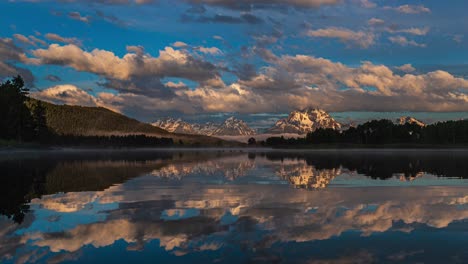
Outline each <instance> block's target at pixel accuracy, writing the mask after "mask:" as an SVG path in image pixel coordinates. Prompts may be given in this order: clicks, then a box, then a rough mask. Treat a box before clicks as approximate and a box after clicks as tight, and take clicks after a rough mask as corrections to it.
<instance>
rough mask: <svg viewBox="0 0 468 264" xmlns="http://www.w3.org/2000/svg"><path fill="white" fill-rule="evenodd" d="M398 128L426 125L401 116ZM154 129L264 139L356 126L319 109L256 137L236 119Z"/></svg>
mask: <svg viewBox="0 0 468 264" xmlns="http://www.w3.org/2000/svg"><path fill="white" fill-rule="evenodd" d="M395 123H397V124H405V123H409V124H417V125H419V126H425V124H424V123H423V122H421V121H419V120H417V119H415V118H413V117H409V116H402V117H400V118H398V119H397V120H395ZM152 125H153V126H155V127H158V128H161V129H164V130H166V131H169V132H173V133H181V134H192V135H206V136H214V137H226V136H253V135H257V134H263V135H281V134H282V135H300V136H301V135H305V134H307V133H309V132H313V131H315V130H317V129H319V128H325V129H327V128H328V129H334V130H345V129H348V128H349V127H353V126H356V124H353V123H351V124H340V123H339V122H338V121H336V120H335V119H334V118H333V117H332V116H331V115H330V114H329V113H327V112H326V111H324V110H322V109H316V108H306V109H303V110H295V111H292V112H291V113H290V114H289V115H288V117H287V118H284V119H280V120H278V121H277V122H276V123H275V124H274V125H273V126H272V127H270V128H268V129H266V130H265V132H264V133H257V131H255V130H254V129H252V128H250V127H249V126H248V125H247V124H246V123H245V122H244V121H242V120H240V119H237V118H235V117H230V118H228V119H226V120H225V121H224V122H223V123H220V124H216V123H212V122H207V123H204V124H196V123H189V122H186V121H183V120H182V119H180V118H179V119H174V118H170V117H167V118H164V119H161V120H158V121H156V122H154V123H152Z"/></svg>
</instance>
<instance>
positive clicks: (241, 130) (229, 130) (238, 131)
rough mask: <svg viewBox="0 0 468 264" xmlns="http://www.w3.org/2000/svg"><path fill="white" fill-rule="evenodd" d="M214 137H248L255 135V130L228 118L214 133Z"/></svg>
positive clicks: (240, 121)
mask: <svg viewBox="0 0 468 264" xmlns="http://www.w3.org/2000/svg"><path fill="white" fill-rule="evenodd" d="M212 135H214V136H250V135H255V130H253V129H252V128H250V127H249V126H248V125H247V124H246V123H245V122H244V121H242V120H239V119H236V118H235V117H230V118H228V119H226V121H224V122H223V123H222V124H221V125H220V126H219V127H218V128H217V129H216V130H215V131H214V132H213V134H212Z"/></svg>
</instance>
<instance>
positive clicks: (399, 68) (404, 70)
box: [396, 64, 416, 73]
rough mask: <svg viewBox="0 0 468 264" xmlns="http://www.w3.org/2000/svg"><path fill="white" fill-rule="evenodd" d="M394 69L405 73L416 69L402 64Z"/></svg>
mask: <svg viewBox="0 0 468 264" xmlns="http://www.w3.org/2000/svg"><path fill="white" fill-rule="evenodd" d="M396 69H397V70H400V71H402V72H407V73H409V72H414V71H416V69H415V68H414V67H413V66H412V65H411V64H404V65H401V66H399V67H396Z"/></svg>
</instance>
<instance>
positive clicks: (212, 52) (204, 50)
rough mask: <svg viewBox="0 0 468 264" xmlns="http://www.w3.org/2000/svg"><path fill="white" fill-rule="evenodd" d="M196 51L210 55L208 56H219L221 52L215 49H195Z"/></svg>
mask: <svg viewBox="0 0 468 264" xmlns="http://www.w3.org/2000/svg"><path fill="white" fill-rule="evenodd" d="M195 49H196V50H198V51H200V52H201V53H204V54H210V55H221V54H223V52H222V51H221V50H220V49H218V48H216V47H196V48H195Z"/></svg>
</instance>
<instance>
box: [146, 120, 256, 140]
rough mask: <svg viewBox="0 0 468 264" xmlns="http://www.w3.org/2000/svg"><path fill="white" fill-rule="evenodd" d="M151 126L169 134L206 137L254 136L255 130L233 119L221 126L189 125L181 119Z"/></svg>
mask: <svg viewBox="0 0 468 264" xmlns="http://www.w3.org/2000/svg"><path fill="white" fill-rule="evenodd" d="M152 125H153V126H156V127H160V128H162V129H164V130H167V131H169V132H173V133H181V134H194V135H207V136H248V135H254V134H255V130H253V129H251V128H250V127H249V126H248V125H247V124H246V123H245V122H244V121H242V120H239V119H237V118H235V117H230V118H228V119H226V120H225V121H224V122H223V123H222V124H215V123H211V122H208V123H205V124H190V123H188V122H185V121H182V120H181V119H174V118H164V119H161V120H158V121H156V122H154V123H152Z"/></svg>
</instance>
